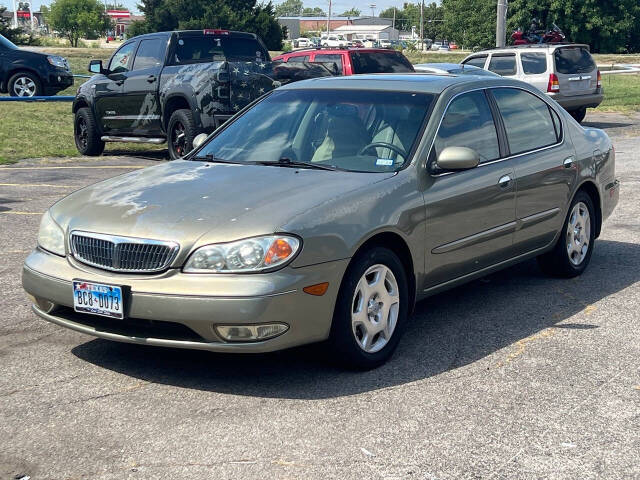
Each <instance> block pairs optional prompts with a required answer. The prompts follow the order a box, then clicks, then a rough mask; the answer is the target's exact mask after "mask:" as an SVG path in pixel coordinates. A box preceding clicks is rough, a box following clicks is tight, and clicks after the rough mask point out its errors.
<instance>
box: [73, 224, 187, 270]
mask: <svg viewBox="0 0 640 480" xmlns="http://www.w3.org/2000/svg"><path fill="white" fill-rule="evenodd" d="M71 249H72V251H73V256H74V257H75V258H76V259H78V260H79V261H80V262H82V263H86V264H87V265H91V266H94V267H98V268H104V269H105V270H111V271H114V272H139V273H149V272H158V271H161V270H165V269H166V268H169V265H171V262H172V261H173V259H174V258H175V256H176V254H177V253H178V249H179V246H178V244H177V243H174V242H163V241H159V240H149V239H145V238H134V237H120V236H116V235H104V234H101V233H91V232H80V231H73V232H71Z"/></svg>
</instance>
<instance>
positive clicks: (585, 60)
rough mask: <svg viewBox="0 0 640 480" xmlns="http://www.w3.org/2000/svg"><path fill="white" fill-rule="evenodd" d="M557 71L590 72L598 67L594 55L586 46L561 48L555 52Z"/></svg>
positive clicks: (566, 72) (569, 73)
mask: <svg viewBox="0 0 640 480" xmlns="http://www.w3.org/2000/svg"><path fill="white" fill-rule="evenodd" d="M553 57H554V59H555V61H556V72H557V73H563V74H568V75H571V74H574V73H589V72H592V71H594V70H595V69H596V64H595V62H594V61H593V57H592V56H591V54H590V53H589V51H588V50H587V49H586V48H575V47H572V48H559V49H557V50H556V51H555V53H554V54H553Z"/></svg>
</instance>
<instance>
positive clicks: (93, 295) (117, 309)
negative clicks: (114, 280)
mask: <svg viewBox="0 0 640 480" xmlns="http://www.w3.org/2000/svg"><path fill="white" fill-rule="evenodd" d="M73 309H74V310H75V311H76V312H80V313H90V314H92V315H102V316H103V317H110V318H118V319H123V318H124V313H123V312H124V305H122V288H120V287H116V286H113V285H105V284H103V283H91V282H83V281H82V280H74V281H73Z"/></svg>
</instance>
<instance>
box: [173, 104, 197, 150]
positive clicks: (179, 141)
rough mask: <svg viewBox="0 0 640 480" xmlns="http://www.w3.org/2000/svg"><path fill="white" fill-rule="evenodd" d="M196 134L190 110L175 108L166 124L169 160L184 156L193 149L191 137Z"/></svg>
mask: <svg viewBox="0 0 640 480" xmlns="http://www.w3.org/2000/svg"><path fill="white" fill-rule="evenodd" d="M197 134H198V132H197V130H196V127H195V122H194V120H193V113H191V110H187V109H186V108H185V109H181V110H176V111H175V112H173V113H172V114H171V118H169V124H168V125H167V136H168V138H167V143H168V146H169V156H170V157H171V160H177V159H178V158H181V157H183V156H185V155H186V154H187V153H189V152H190V151H191V150H192V149H193V139H194V138H195V136H196V135H197Z"/></svg>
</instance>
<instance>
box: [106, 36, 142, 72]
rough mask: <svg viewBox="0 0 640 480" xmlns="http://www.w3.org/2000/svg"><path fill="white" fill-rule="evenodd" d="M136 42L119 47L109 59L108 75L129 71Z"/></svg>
mask: <svg viewBox="0 0 640 480" xmlns="http://www.w3.org/2000/svg"><path fill="white" fill-rule="evenodd" d="M135 46H136V42H132V43H127V44H126V45H123V46H122V47H120V50H118V51H117V52H116V53H114V54H113V57H111V61H110V62H109V73H124V72H128V71H129V70H131V63H132V62H131V60H132V57H133V52H134V51H135Z"/></svg>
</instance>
